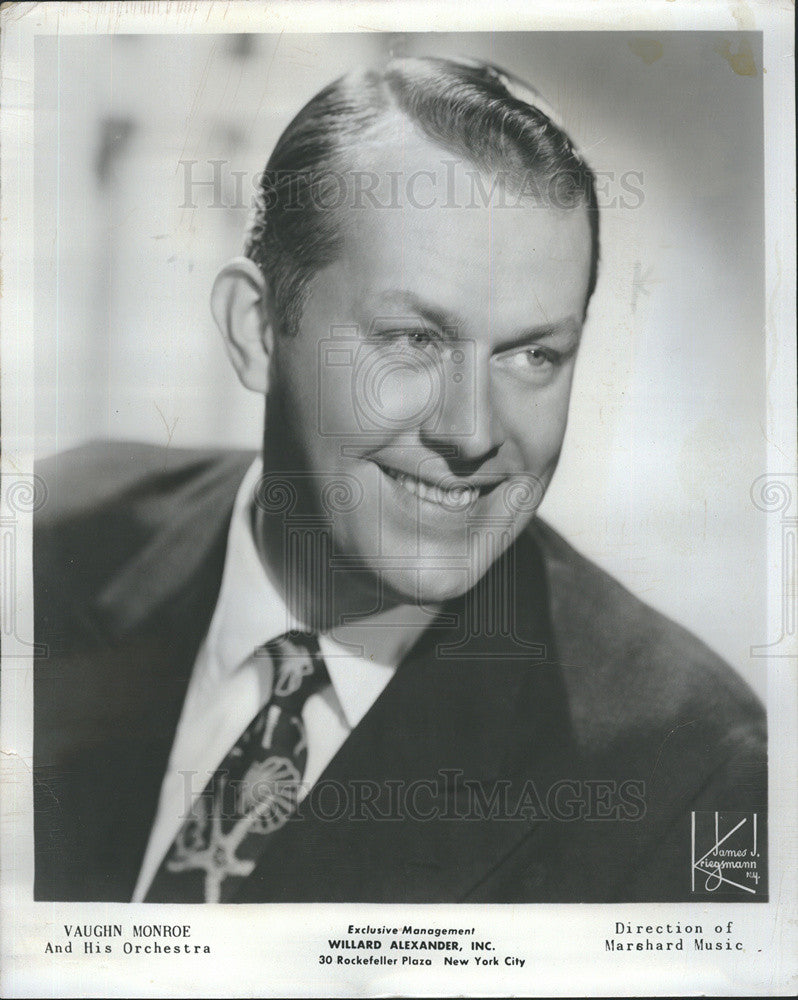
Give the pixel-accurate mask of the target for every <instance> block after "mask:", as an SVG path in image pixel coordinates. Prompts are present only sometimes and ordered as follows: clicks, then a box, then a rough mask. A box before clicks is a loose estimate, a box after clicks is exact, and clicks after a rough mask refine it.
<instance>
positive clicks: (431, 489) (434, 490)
mask: <svg viewBox="0 0 798 1000" xmlns="http://www.w3.org/2000/svg"><path fill="white" fill-rule="evenodd" d="M379 468H380V469H381V470H382V471H383V472H384V473H385V475H386V476H388V478H389V479H393V481H394V482H395V483H397V484H398V485H399V486H400V487H401V488H402V489H403V490H405V491H406V492H407V493H409V494H410V496H413V497H416V498H417V499H419V500H424V501H426V502H427V503H432V504H436V505H437V506H439V507H443V508H445V509H446V510H451V511H459V510H466V509H467V508H469V507H471V506H473V505H474V504H475V503H476V502H477V500H479V498H480V497H481V496H484V495H486V494H487V493H490V492H491V491H492V490H494V489H495V488H496V487H497V486H498V485H499V482H500V481H501V480H498V479H497V480H492V481H490V482H485V483H475V482H473V481H470V482H463V481H462V480H458V479H457V478H456V477H455V476H449V477H447V478H446V479H443V480H439V481H438V482H437V483H433V482H430V481H429V480H426V479H420V478H419V477H418V476H412V475H410V474H409V473H407V472H400V471H399V470H398V469H392V468H390V466H387V465H379Z"/></svg>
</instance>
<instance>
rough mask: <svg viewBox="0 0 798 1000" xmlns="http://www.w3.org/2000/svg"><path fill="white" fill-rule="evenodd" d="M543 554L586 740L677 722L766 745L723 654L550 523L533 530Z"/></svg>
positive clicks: (659, 729) (748, 696)
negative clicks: (643, 597) (641, 596)
mask: <svg viewBox="0 0 798 1000" xmlns="http://www.w3.org/2000/svg"><path fill="white" fill-rule="evenodd" d="M532 532H533V538H534V539H535V541H536V543H537V545H538V547H539V549H540V552H541V555H542V559H543V563H544V566H545V572H546V577H547V581H546V582H547V586H548V598H549V607H550V614H551V623H552V631H553V637H554V644H555V647H556V657H557V660H558V662H559V663H560V665H561V667H562V670H563V676H564V679H565V683H566V686H567V688H568V693H569V701H570V704H571V710H572V714H573V716H574V721H575V724H576V726H577V728H578V730H579V731H581V732H582V733H583V734H584V735H585V738H586V739H587V740H589V741H596V740H599V741H606V740H611V739H614V740H618V739H621V738H623V737H624V736H633V735H634V734H636V733H637V734H639V733H641V732H650V733H652V734H656V735H657V736H658V735H659V734H662V733H667V732H670V731H671V730H675V729H677V728H678V727H682V728H690V729H692V730H694V731H696V732H698V731H700V732H701V733H702V734H703V737H702V738H704V739H706V738H708V737H710V734H714V735H715V736H716V737H717V738H730V737H731V736H732V734H736V736H737V737H738V738H739V739H742V740H753V741H754V742H756V743H759V744H762V743H763V742H764V731H765V730H764V710H763V707H762V705H761V703H760V701H759V699H758V698H757V697H756V695H755V694H754V693H753V691H752V690H751V689H750V688H749V686H748V685H747V684H746V683H745V681H744V680H743V679H742V678H741V677H740V676H739V675H738V674H737V673H736V671H735V670H734V669H733V668H732V667H731V666H729V665H728V664H727V663H726V662H725V661H724V660H723V659H721V657H719V656H718V655H717V654H716V653H714V652H713V651H712V650H711V649H710V648H709V647H708V646H707V645H705V644H704V643H703V642H701V641H700V640H699V639H698V638H696V637H695V636H694V635H692V634H691V633H690V632H689V631H688V630H687V629H685V628H683V627H681V626H680V625H678V624H676V623H675V622H673V621H671V620H670V619H669V618H667V617H666V616H665V615H663V614H660V613H659V612H657V611H655V610H654V609H653V608H651V607H649V606H648V605H647V604H645V603H644V602H643V601H641V600H640V599H639V598H637V597H635V596H634V595H633V594H632V593H630V592H629V591H628V590H627V589H626V588H625V587H624V586H623V585H622V584H621V583H619V582H618V581H617V580H615V579H614V578H613V577H612V576H610V574H609V573H607V572H605V571H604V570H602V569H601V568H600V567H598V566H596V565H595V564H594V563H592V562H591V561H590V560H588V559H586V558H585V557H584V556H582V555H581V554H580V553H578V552H577V551H576V550H575V549H574V548H573V547H572V546H571V545H569V544H568V542H566V541H565V540H564V539H563V538H562V537H561V536H560V535H559V534H558V533H557V532H556V531H554V529H553V528H551V527H550V526H549V525H547V524H545V523H544V522H542V521H537V522H536V523H535V524H534V526H533V529H532Z"/></svg>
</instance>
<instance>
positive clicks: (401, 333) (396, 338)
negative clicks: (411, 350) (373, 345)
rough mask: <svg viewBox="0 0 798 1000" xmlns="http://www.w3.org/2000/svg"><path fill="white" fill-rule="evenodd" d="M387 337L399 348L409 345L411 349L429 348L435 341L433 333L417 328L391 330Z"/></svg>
mask: <svg viewBox="0 0 798 1000" xmlns="http://www.w3.org/2000/svg"><path fill="white" fill-rule="evenodd" d="M385 337H387V339H388V340H390V341H391V342H392V343H393V344H394V345H395V346H397V347H402V346H403V345H404V344H409V345H410V346H411V347H419V348H423V347H428V346H429V345H430V344H432V343H433V341H434V340H435V337H434V335H433V333H432V331H430V330H425V329H424V328H423V327H417V326H416V327H411V328H409V329H406V330H389V331H387V333H386V334H385Z"/></svg>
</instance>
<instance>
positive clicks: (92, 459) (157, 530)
mask: <svg viewBox="0 0 798 1000" xmlns="http://www.w3.org/2000/svg"><path fill="white" fill-rule="evenodd" d="M253 457H254V455H253V453H249V452H239V451H220V450H194V449H175V448H159V447H157V446H153V445H148V444H141V443H137V442H127V441H120V442H112V443H108V442H103V443H91V444H87V445H83V446H81V447H78V448H74V449H72V450H69V451H65V452H61V453H59V454H57V455H54V456H52V457H50V458H47V459H46V460H44V461H42V462H39V463H38V464H37V466H36V474H37V475H38V476H39V477H40V481H41V483H42V485H43V491H44V494H45V501H44V503H43V505H42V507H41V509H40V510H38V511H37V514H36V516H35V521H34V534H33V565H34V584H35V600H36V608H37V613H36V617H37V619H38V621H39V622H40V623H41V622H45V621H48V620H51V619H54V618H55V617H63V618H65V619H70V620H71V619H73V618H75V617H76V616H79V617H83V616H85V614H86V613H87V611H86V609H88V608H91V607H92V606H93V605H94V603H95V601H96V599H97V596H98V594H100V593H101V592H103V590H104V588H107V587H108V586H109V585H110V583H111V581H112V580H114V578H116V577H117V576H118V575H119V574H120V573H121V572H122V571H123V569H129V568H130V567H132V566H133V565H134V564H136V563H138V564H140V565H144V564H150V563H152V564H154V565H155V566H156V567H158V571H159V572H160V573H161V574H162V575H163V574H171V576H172V577H175V576H177V575H178V574H179V572H180V568H179V567H177V566H175V565H173V564H174V563H175V561H176V559H177V555H176V553H177V552H178V551H183V552H184V554H185V551H186V549H187V547H188V546H189V545H190V546H192V547H193V548H194V549H197V550H200V549H201V548H202V547H203V545H204V544H205V543H206V541H207V539H206V537H205V536H206V535H207V536H208V537H210V536H211V535H212V534H213V533H215V532H216V531H217V529H218V528H219V526H220V525H223V524H224V521H225V517H226V516H228V515H229V511H230V510H231V509H232V505H233V501H234V499H235V494H236V491H237V490H238V487H239V485H240V482H241V479H242V478H243V476H244V473H245V471H246V469H247V467H248V465H249V464H250V463H251V461H252V459H253ZM181 539H182V540H183V541H184V542H185V544H183V545H182V547H180V546H178V545H177V544H176V543H177V542H179V541H180V540H181ZM148 553H150V554H151V558H148V557H147V554H148ZM184 561H187V562H190V560H188V559H187V560H184ZM67 609H71V610H69V611H67Z"/></svg>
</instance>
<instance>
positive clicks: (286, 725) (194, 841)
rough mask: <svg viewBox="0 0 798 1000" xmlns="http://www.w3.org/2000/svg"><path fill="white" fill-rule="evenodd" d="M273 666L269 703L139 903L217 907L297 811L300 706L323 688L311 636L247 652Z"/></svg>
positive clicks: (302, 745)
mask: <svg viewBox="0 0 798 1000" xmlns="http://www.w3.org/2000/svg"><path fill="white" fill-rule="evenodd" d="M255 655H256V656H269V657H270V658H271V660H272V663H273V665H274V670H273V674H272V676H273V688H272V695H271V698H270V699H269V700H268V701H267V702H266V704H265V705H264V706H263V708H262V709H261V710H260V711H259V712H258V714H257V715H256V716H255V718H254V719H253V720H252V722H250V724H249V725H248V726H247V728H246V729H245V730H244V732H243V733H242V734H241V736H240V738H239V739H238V741H237V742H236V744H235V746H234V747H233V748H232V749H231V750H230V752H229V753H228V754H227V756H226V757H225V758H224V760H223V761H222V763H221V764H220V765H219V768H218V769H217V771H216V773H215V774H214V775H213V777H212V778H211V780H210V781H209V782H208V784H207V785H206V787H205V789H204V791H203V792H202V794H201V795H200V796H199V797H198V798H197V799H196V800H195V802H194V804H193V806H192V808H191V813H190V814H189V816H188V818H187V819H186V820H185V821H184V823H183V825H182V827H181V828H180V830H179V832H178V834H177V836H176V837H175V839H174V842H173V843H172V846H171V847H170V849H169V851H168V852H167V853H166V856H165V857H164V859H163V861H162V862H161V865H160V868H159V869H158V871H157V872H156V874H155V877H154V879H153V880H152V884H151V885H150V888H149V891H148V892H147V895H146V901H147V902H151V903H152V902H155V903H166V902H183V903H192V902H206V903H220V902H221V903H223V902H227V901H228V900H230V899H232V898H234V896H235V893H236V891H237V889H238V887H239V886H240V884H241V881H242V879H245V878H246V877H247V876H248V875H249V874H250V873H251V872H252V870H253V869H254V868H255V864H256V863H257V859H258V857H259V856H260V854H261V853H262V852H263V851H264V850H265V849H266V847H267V846H268V842H269V834H270V833H272V832H273V831H274V830H277V829H279V828H280V827H281V826H283V824H284V823H286V822H287V820H288V819H289V817H290V816H291V814H292V813H293V812H294V810H295V809H296V806H297V793H298V791H299V787H300V782H301V780H302V775H303V773H304V770H305V764H306V762H307V755H308V754H307V743H306V741H305V726H304V723H303V722H302V708H303V706H304V704H305V702H306V701H307V699H308V698H309V697H310V695H311V694H313V693H314V692H315V691H318V690H319V689H320V688H321V687H323V686H324V685H325V684H327V683H328V682H329V679H330V677H329V674H328V673H327V667H326V666H325V665H324V660H323V659H322V656H321V653H320V652H319V646H318V643H317V641H316V638H315V636H313V635H311V634H310V633H306V632H287V633H286V634H285V635H281V636H279V637H278V638H276V639H273V640H272V641H271V642H267V643H266V644H265V645H264V646H261V647H260V648H259V649H257V650H256V651H255Z"/></svg>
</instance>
